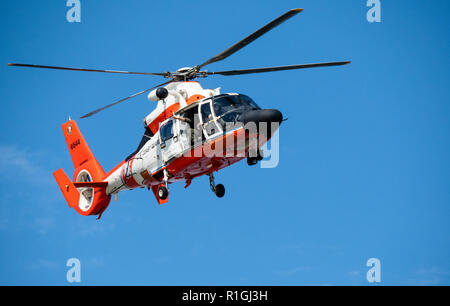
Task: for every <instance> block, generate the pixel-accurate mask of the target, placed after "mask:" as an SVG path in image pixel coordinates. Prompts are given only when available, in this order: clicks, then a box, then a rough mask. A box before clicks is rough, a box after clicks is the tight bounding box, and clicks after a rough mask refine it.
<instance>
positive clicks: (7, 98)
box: [0, 0, 450, 285]
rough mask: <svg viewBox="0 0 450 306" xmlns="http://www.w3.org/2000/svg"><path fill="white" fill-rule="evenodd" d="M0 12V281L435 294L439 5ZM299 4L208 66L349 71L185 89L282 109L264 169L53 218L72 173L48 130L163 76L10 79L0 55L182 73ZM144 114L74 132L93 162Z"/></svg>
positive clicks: (144, 4)
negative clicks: (372, 280)
mask: <svg viewBox="0 0 450 306" xmlns="http://www.w3.org/2000/svg"><path fill="white" fill-rule="evenodd" d="M65 2H66V1H65V0H59V1H12V0H8V1H1V2H0V11H1V14H2V17H1V19H0V37H1V45H2V47H1V50H0V58H1V65H0V79H1V86H0V96H1V101H2V111H1V120H0V129H1V131H2V133H1V135H0V165H1V170H2V171H1V172H0V244H1V247H0V284H57V285H65V284H68V283H67V282H66V271H67V269H68V268H67V267H66V265H65V264H66V261H67V260H68V259H69V258H72V257H76V258H79V259H80V260H81V264H82V284H84V285H97V284H106V285H108V284H148V285H172V284H177V285H199V284H206V285H230V284H233V285H309V284H317V285H347V284H350V285H352V284H358V285H359V284H360V285H365V284H368V283H367V281H366V272H367V270H368V268H367V267H366V261H367V260H368V259H369V258H372V257H376V258H379V259H380V260H381V265H382V267H381V270H382V284H384V285H398V284H447V285H449V284H450V262H449V259H450V239H449V233H450V225H449V221H448V220H449V217H450V207H449V204H450V192H449V174H450V163H449V155H450V142H449V141H450V140H449V131H450V123H449V122H450V120H449V119H450V118H449V117H450V105H449V102H450V92H449V87H448V84H449V71H450V61H449V54H450V50H449V47H450V43H449V29H450V25H449V18H448V12H449V11H450V3H449V1H447V0H434V1H406V0H403V1H399V0H397V1H392V0H382V1H381V3H382V23H380V24H370V23H368V22H367V21H366V12H367V7H366V5H365V4H366V1H365V0H352V1H323V0H309V1H306V0H305V1H158V2H156V1H140V0H131V1H118V0H116V1H106V0H96V1H88V0H82V1H81V3H82V22H81V24H69V23H68V22H67V21H66V19H65V15H66V11H67V8H66V6H65ZM295 7H302V8H304V9H305V11H304V12H303V13H301V14H300V15H298V16H296V17H294V18H293V19H291V20H289V21H288V22H286V23H285V24H283V25H281V26H280V27H278V28H277V29H275V30H274V31H273V32H271V33H269V34H268V35H266V36H264V37H263V38H261V39H259V40H258V41H256V42H255V43H253V44H252V45H250V46H248V47H246V48H245V49H243V50H242V51H240V52H238V53H236V54H235V55H234V56H232V57H231V58H229V59H227V60H226V61H223V62H220V63H216V64H213V65H211V66H209V67H208V69H209V70H211V71H214V70H227V69H239V68H252V67H261V66H270V65H289V64H300V63H310V62H319V61H334V60H347V59H348V60H351V61H352V64H351V65H350V66H347V67H339V68H328V69H316V70H303V71H290V72H277V73H272V74H261V75H252V76H239V77H214V78H213V77H211V78H209V79H206V80H202V84H203V85H204V86H205V87H207V88H216V87H219V86H221V87H222V91H223V92H240V93H244V94H247V95H249V96H251V97H252V98H253V99H254V100H255V101H256V102H257V103H258V104H260V105H261V106H262V107H266V108H278V109H280V110H281V111H282V112H283V113H284V115H285V116H286V117H288V118H289V121H287V122H286V123H285V124H284V125H283V126H282V127H281V131H280V149H281V157H280V164H279V166H278V167H277V168H275V169H260V168H250V167H248V166H247V164H246V163H245V162H242V163H240V164H238V165H235V166H232V167H230V168H227V169H225V170H224V171H222V172H220V173H218V174H217V176H216V181H217V182H220V183H223V184H224V185H225V186H226V188H227V194H226V196H225V198H223V199H217V198H216V197H215V196H214V194H212V193H211V192H210V189H209V185H208V179H207V178H206V177H203V178H200V179H196V180H194V181H193V183H192V185H191V187H189V189H187V190H184V189H183V187H184V185H183V184H179V185H173V186H172V188H171V195H170V202H169V204H167V205H164V206H158V205H157V204H156V201H155V199H154V196H153V194H152V193H151V192H149V191H147V190H136V191H127V192H124V193H122V194H120V198H119V202H112V203H111V205H110V207H109V208H108V210H107V211H106V212H105V214H104V215H103V218H102V220H101V221H96V220H95V217H88V218H86V217H81V216H79V215H78V214H76V212H75V211H74V210H71V209H69V208H68V206H67V204H66V202H65V200H64V198H63V196H62V195H61V193H60V191H59V189H58V187H57V185H56V183H55V182H54V180H53V177H52V172H53V171H54V170H56V169H58V168H60V167H62V168H63V169H65V170H66V172H67V173H70V174H72V171H73V166H72V163H71V160H70V157H69V154H68V151H67V148H66V145H65V141H64V138H63V135H62V131H61V128H60V125H61V124H62V123H63V122H64V121H66V120H67V118H68V116H69V115H70V116H72V118H79V117H80V116H81V115H83V114H84V113H86V112H88V111H90V110H92V109H95V108H97V107H100V106H103V105H105V104H108V103H111V102H113V101H115V100H117V99H119V98H122V97H125V96H127V95H129V94H132V93H135V92H137V91H140V90H143V89H146V88H149V87H151V86H153V85H156V84H158V83H159V82H161V81H162V80H161V79H159V78H158V77H144V76H122V75H108V74H95V73H80V72H65V71H48V70H32V69H21V68H9V67H7V66H6V65H7V63H9V62H24V63H36V64H47V65H62V66H64V65H65V66H75V67H91V68H99V69H119V70H130V71H150V72H158V71H166V70H175V69H177V68H180V67H184V66H192V65H196V64H199V63H201V62H203V61H205V60H206V59H208V58H210V57H211V56H213V55H215V54H217V53H219V52H220V51H222V50H224V49H225V48H227V47H228V46H230V45H231V44H233V43H235V42H237V41H238V40H240V39H241V38H243V37H245V36H246V35H248V34H249V33H251V32H253V31H254V30H256V29H257V28H258V27H260V26H262V25H264V24H265V23H267V22H269V21H270V20H272V19H273V18H275V17H277V16H278V15H280V14H282V13H284V12H285V11H287V10H288V9H291V8H295ZM152 108H153V105H152V104H151V103H150V102H148V100H146V98H145V97H139V98H137V99H135V100H133V101H130V102H129V103H128V104H123V105H121V106H118V107H116V108H114V109H111V110H109V111H105V112H103V113H101V114H99V115H97V116H96V117H93V118H91V119H87V120H81V121H78V123H79V126H80V128H81V130H82V132H83V133H84V136H85V137H86V139H87V141H88V143H89V145H90V147H91V149H92V150H93V152H94V154H95V155H96V157H97V159H98V160H99V161H100V163H101V164H102V166H103V167H104V168H105V169H106V170H109V169H111V168H112V167H114V166H115V165H116V164H117V163H118V162H120V161H121V160H122V159H123V158H124V157H126V156H127V155H128V154H129V153H130V152H132V151H133V150H134V149H135V148H136V146H137V145H138V142H139V140H140V137H141V135H142V133H143V125H142V119H143V117H144V116H145V115H146V114H148V113H149V112H151V110H152Z"/></svg>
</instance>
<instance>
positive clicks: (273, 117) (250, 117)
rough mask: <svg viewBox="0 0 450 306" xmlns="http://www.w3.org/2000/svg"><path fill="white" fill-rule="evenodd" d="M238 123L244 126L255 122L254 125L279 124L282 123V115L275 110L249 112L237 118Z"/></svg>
mask: <svg viewBox="0 0 450 306" xmlns="http://www.w3.org/2000/svg"><path fill="white" fill-rule="evenodd" d="M238 121H240V122H242V123H244V124H247V123H249V122H255V123H256V124H258V123H262V122H265V123H268V124H269V125H270V124H271V123H272V122H277V123H278V124H281V122H282V121H283V114H282V113H281V112H280V111H279V110H277V109H258V110H251V111H248V112H245V113H243V114H242V115H241V116H239V118H238Z"/></svg>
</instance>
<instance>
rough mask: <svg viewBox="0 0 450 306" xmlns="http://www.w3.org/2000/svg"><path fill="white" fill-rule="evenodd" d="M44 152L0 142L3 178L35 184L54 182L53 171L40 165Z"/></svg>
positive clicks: (0, 161)
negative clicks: (40, 158)
mask: <svg viewBox="0 0 450 306" xmlns="http://www.w3.org/2000/svg"><path fill="white" fill-rule="evenodd" d="M42 155H43V153H42V152H30V151H29V150H27V149H26V148H18V147H17V146H15V145H5V144H0V176H1V177H2V179H7V180H11V179H20V180H25V181H27V182H31V183H34V184H50V183H52V182H53V179H52V176H51V171H47V170H45V169H43V168H42V167H41V166H40V162H39V157H40V156H42Z"/></svg>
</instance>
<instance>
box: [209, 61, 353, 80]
mask: <svg viewBox="0 0 450 306" xmlns="http://www.w3.org/2000/svg"><path fill="white" fill-rule="evenodd" d="M350 63H351V62H348V61H347V62H332V63H317V64H303V65H291V66H278V67H267V68H254V69H242V70H229V71H218V72H208V71H206V72H204V73H205V74H207V75H214V74H220V75H227V76H228V75H241V74H250V73H263V72H273V71H283V70H294V69H305V68H317V67H331V66H342V65H347V64H350Z"/></svg>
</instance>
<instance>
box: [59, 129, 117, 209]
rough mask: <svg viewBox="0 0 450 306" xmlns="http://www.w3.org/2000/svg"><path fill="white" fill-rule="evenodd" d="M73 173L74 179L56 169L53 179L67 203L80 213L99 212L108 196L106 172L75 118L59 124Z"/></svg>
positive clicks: (103, 207)
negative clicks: (73, 168)
mask: <svg viewBox="0 0 450 306" xmlns="http://www.w3.org/2000/svg"><path fill="white" fill-rule="evenodd" d="M62 129H63V133H64V137H65V138H66V142H67V147H68V148H69V153H70V156H71V157H72V161H73V165H74V167H75V173H74V176H73V182H72V181H70V179H69V178H68V177H67V175H66V174H65V173H64V171H63V170H62V169H59V170H58V171H56V172H55V173H54V174H53V175H54V176H55V179H56V182H57V183H58V185H59V188H60V189H61V191H62V193H63V195H64V197H65V199H66V201H67V203H68V204H69V206H70V207H72V208H74V209H75V210H76V211H77V212H78V213H79V214H81V215H83V216H89V215H98V214H100V215H101V214H102V213H103V211H104V210H105V209H106V208H107V207H108V205H109V202H110V200H111V197H110V196H109V195H107V194H106V186H107V185H108V183H107V182H103V180H104V178H105V171H103V168H102V167H101V166H100V164H99V163H98V161H97V159H96V158H95V157H94V154H92V152H91V150H90V149H89V146H88V145H87V142H86V140H85V139H84V137H83V135H82V134H81V132H80V130H79V128H78V125H77V124H76V122H75V121H73V120H69V121H68V122H66V123H64V124H63V125H62Z"/></svg>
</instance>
